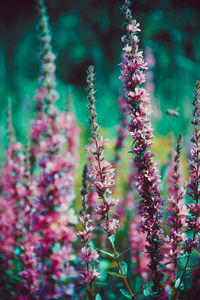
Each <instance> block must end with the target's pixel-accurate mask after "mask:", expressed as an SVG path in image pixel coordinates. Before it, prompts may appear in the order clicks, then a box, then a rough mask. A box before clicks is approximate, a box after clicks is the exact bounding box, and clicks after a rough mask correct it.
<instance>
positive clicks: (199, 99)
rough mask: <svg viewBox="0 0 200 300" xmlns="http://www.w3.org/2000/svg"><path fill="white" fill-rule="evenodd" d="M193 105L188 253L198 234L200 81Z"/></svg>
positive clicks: (199, 214)
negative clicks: (190, 232) (190, 234)
mask: <svg viewBox="0 0 200 300" xmlns="http://www.w3.org/2000/svg"><path fill="white" fill-rule="evenodd" d="M193 106H194V109H193V119H192V124H193V125H194V135H193V137H192V139H191V141H192V143H193V147H192V150H191V156H190V160H189V183H188V185H187V194H188V195H189V196H190V197H191V198H192V200H191V201H190V202H189V203H188V205H187V207H188V210H189V215H188V218H187V228H188V230H189V231H193V237H192V238H189V239H188V240H187V241H186V243H185V250H186V251H187V252H189V253H191V251H192V250H193V249H195V248H196V247H198V245H199V236H200V202H199V199H200V186H199V182H200V116H199V111H200V81H197V84H196V92H195V95H194V100H193Z"/></svg>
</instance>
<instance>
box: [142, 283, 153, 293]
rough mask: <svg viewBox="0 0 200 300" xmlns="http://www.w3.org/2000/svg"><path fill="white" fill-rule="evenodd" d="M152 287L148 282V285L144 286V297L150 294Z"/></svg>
mask: <svg viewBox="0 0 200 300" xmlns="http://www.w3.org/2000/svg"><path fill="white" fill-rule="evenodd" d="M152 286H153V284H152V283H151V282H149V283H148V284H146V285H145V286H144V290H143V293H144V296H145V297H148V296H150V295H151V294H152V291H151V288H152Z"/></svg>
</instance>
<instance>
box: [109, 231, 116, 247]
mask: <svg viewBox="0 0 200 300" xmlns="http://www.w3.org/2000/svg"><path fill="white" fill-rule="evenodd" d="M108 239H109V241H110V243H111V245H112V246H113V247H114V246H115V235H114V234H112V235H110V236H109V237H108Z"/></svg>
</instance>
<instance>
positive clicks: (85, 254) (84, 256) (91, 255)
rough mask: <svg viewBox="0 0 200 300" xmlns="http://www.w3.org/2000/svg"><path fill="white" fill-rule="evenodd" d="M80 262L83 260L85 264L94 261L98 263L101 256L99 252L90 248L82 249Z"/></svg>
mask: <svg viewBox="0 0 200 300" xmlns="http://www.w3.org/2000/svg"><path fill="white" fill-rule="evenodd" d="M79 257H80V260H82V261H83V262H84V263H87V262H90V261H92V260H94V261H98V257H99V254H98V253H97V251H96V250H95V249H93V248H90V247H86V246H85V247H83V248H81V252H80V255H79Z"/></svg>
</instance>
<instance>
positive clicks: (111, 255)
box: [96, 248, 114, 257]
mask: <svg viewBox="0 0 200 300" xmlns="http://www.w3.org/2000/svg"><path fill="white" fill-rule="evenodd" d="M96 250H97V251H99V252H101V253H103V254H105V255H108V256H110V257H114V254H112V253H110V252H107V251H105V250H101V249H98V248H96Z"/></svg>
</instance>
